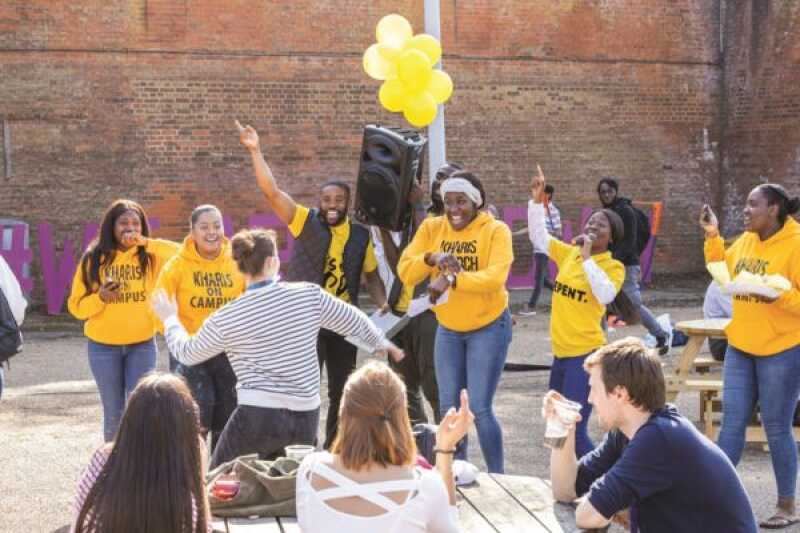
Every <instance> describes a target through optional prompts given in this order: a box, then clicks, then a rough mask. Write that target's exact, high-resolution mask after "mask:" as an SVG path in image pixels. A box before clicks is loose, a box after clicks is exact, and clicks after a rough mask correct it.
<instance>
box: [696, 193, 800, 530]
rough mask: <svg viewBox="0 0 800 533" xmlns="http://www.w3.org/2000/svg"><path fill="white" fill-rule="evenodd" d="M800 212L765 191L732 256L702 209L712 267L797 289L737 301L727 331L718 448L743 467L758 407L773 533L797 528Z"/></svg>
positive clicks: (799, 206) (751, 200) (754, 197)
mask: <svg viewBox="0 0 800 533" xmlns="http://www.w3.org/2000/svg"><path fill="white" fill-rule="evenodd" d="M798 211H800V198H797V197H795V198H789V195H788V194H787V193H786V190H785V189H784V188H783V187H781V186H780V185H775V184H771V183H766V184H764V185H759V186H758V187H756V188H755V189H753V190H752V191H751V192H750V195H749V196H748V197H747V204H746V205H745V207H744V223H745V233H744V234H743V235H742V236H741V237H739V238H738V239H737V240H736V241H735V242H734V243H733V244H732V245H731V246H730V247H729V248H728V249H727V250H726V249H725V243H724V242H723V240H722V237H721V236H720V234H719V226H718V223H717V217H716V216H715V215H714V213H713V212H712V211H711V209H710V208H709V206H707V205H706V206H703V213H702V215H701V217H700V225H701V226H702V227H703V229H704V230H705V233H706V241H705V250H704V251H705V256H706V262H715V261H725V263H726V264H727V266H728V271H729V273H730V275H731V277H732V278H733V277H735V276H736V275H737V274H739V273H740V272H742V271H747V272H750V273H751V274H756V275H765V274H779V275H781V276H783V277H784V278H786V279H787V280H789V282H790V283H791V289H790V290H788V291H785V292H783V293H782V294H781V295H780V296H778V298H774V299H771V298H764V297H762V296H757V295H748V294H737V295H734V298H733V317H732V319H731V322H730V324H729V325H728V327H727V329H726V330H725V333H726V334H727V337H728V349H727V351H726V352H725V366H724V369H723V378H724V388H723V394H722V398H723V399H722V413H723V414H722V427H721V429H720V433H719V440H718V444H719V447H720V448H722V451H724V452H725V454H726V455H727V456H728V457H729V458H730V460H731V462H733V464H734V465H735V464H737V463H738V462H739V459H740V458H741V455H742V448H743V447H744V440H745V431H746V427H747V424H748V422H749V421H750V418H751V416H752V413H753V407H755V404H756V402H758V403H759V405H760V407H761V421H762V424H763V425H764V431H765V432H766V434H767V441H768V443H769V452H770V455H771V456H772V469H773V471H774V472H775V478H776V481H777V486H778V505H777V510H776V513H775V515H774V516H772V517H771V518H769V519H768V520H766V521H765V522H762V524H761V525H762V526H765V524H766V527H769V528H772V529H775V528H781V527H786V526H788V525H791V524H792V523H795V522H797V521H798V516H797V515H796V510H795V499H794V494H795V485H796V482H797V445H796V444H795V442H794V435H793V433H792V417H793V413H794V410H795V405H796V404H797V398H798V394H800V224H798V223H797V222H795V220H793V219H792V217H791V216H790V215H793V214H795V213H797V212H798Z"/></svg>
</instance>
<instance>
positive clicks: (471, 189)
mask: <svg viewBox="0 0 800 533" xmlns="http://www.w3.org/2000/svg"><path fill="white" fill-rule="evenodd" d="M441 191H442V198H444V195H445V194H447V193H449V192H460V193H464V194H465V195H466V197H467V198H469V199H470V200H472V203H474V204H475V206H476V207H479V206H480V205H481V192H480V191H479V190H478V189H476V188H475V186H474V185H473V184H471V183H470V182H469V181H467V180H465V179H464V178H448V179H446V180H444V181H443V182H442V187H441Z"/></svg>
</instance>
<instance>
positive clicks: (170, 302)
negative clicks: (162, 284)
mask: <svg viewBox="0 0 800 533" xmlns="http://www.w3.org/2000/svg"><path fill="white" fill-rule="evenodd" d="M150 306H151V307H152V308H153V311H154V312H155V314H156V316H157V317H158V318H159V319H161V322H166V320H167V319H168V318H169V317H171V316H175V315H177V314H178V304H177V303H176V302H175V298H170V297H169V295H168V294H167V291H165V290H164V289H158V290H156V291H153V294H152V296H150Z"/></svg>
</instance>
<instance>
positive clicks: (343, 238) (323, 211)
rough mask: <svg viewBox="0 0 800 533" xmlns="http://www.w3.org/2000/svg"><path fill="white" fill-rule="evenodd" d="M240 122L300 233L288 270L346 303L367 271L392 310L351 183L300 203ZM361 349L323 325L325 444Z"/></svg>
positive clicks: (287, 219)
mask: <svg viewBox="0 0 800 533" xmlns="http://www.w3.org/2000/svg"><path fill="white" fill-rule="evenodd" d="M236 126H237V128H238V129H239V141H240V142H241V143H242V145H243V146H244V147H245V148H247V150H248V151H249V152H250V156H251V158H252V161H253V168H254V170H255V173H256V180H257V182H258V186H259V188H260V189H261V191H262V192H263V193H264V197H265V198H266V199H267V203H269V206H270V207H271V208H272V210H273V211H274V212H275V214H276V215H277V216H278V218H279V219H280V220H281V221H282V222H283V223H284V224H286V225H287V226H288V227H289V232H290V233H291V234H292V236H293V237H294V238H295V249H294V256H293V257H292V261H291V264H290V266H289V271H288V273H287V278H288V279H289V281H308V282H312V283H316V284H318V285H320V286H322V287H323V288H324V289H325V290H326V291H327V292H329V293H330V294H332V295H334V296H336V297H338V298H340V299H342V300H344V301H345V302H348V303H351V304H353V305H358V292H359V288H360V285H361V276H362V274H363V275H364V278H365V279H366V282H367V283H366V287H367V290H368V291H369V293H370V296H371V297H372V300H373V302H374V303H375V304H376V305H377V306H378V307H379V308H381V309H383V310H384V311H388V309H389V306H388V304H387V301H386V290H385V288H384V286H383V281H381V278H380V276H379V275H378V263H377V260H376V259H375V252H374V250H373V248H372V243H371V241H370V237H369V230H368V229H367V228H365V227H364V226H362V225H360V224H353V223H351V222H350V219H349V218H348V216H347V209H348V205H349V203H350V187H349V186H348V185H347V184H346V183H344V182H342V181H328V182H326V183H324V184H323V185H322V187H321V188H320V198H319V206H318V207H316V208H308V207H305V206H302V205H299V204H297V203H296V202H295V201H294V200H293V199H292V197H291V196H289V194H288V193H286V192H285V191H283V190H281V189H280V188H278V185H277V184H276V182H275V177H274V176H273V175H272V171H271V170H270V168H269V165H267V162H266V160H265V159H264V155H263V153H262V152H261V146H260V144H259V139H258V133H257V132H256V130H255V129H253V128H252V127H251V126H247V127H243V126H242V125H241V124H239V122H238V121H237V122H236ZM356 351H357V350H356V347H355V346H354V345H352V344H350V343H349V342H347V341H346V340H345V339H344V337H342V336H341V335H337V334H335V333H333V332H331V331H328V330H324V329H323V330H321V331H320V334H319V337H318V339H317V352H318V355H319V364H320V369H322V367H324V366H327V368H328V399H329V400H330V404H329V407H328V416H327V420H326V423H325V443H324V446H325V448H329V447H330V446H331V444H333V439H334V438H335V437H336V431H337V427H338V422H339V403H340V401H341V397H342V391H343V389H344V384H345V382H346V381H347V378H348V376H349V375H350V373H351V372H352V371H353V370H354V369H355V367H356Z"/></svg>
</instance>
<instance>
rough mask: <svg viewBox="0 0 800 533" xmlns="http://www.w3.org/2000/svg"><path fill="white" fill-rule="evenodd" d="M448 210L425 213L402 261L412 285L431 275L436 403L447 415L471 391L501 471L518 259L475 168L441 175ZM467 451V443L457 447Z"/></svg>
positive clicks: (486, 453)
mask: <svg viewBox="0 0 800 533" xmlns="http://www.w3.org/2000/svg"><path fill="white" fill-rule="evenodd" d="M441 194H442V197H443V199H444V205H445V214H444V216H439V217H431V218H428V219H426V220H425V221H424V222H423V223H422V225H421V226H420V227H419V229H418V230H417V233H416V234H415V235H414V239H413V240H412V241H411V243H410V244H409V245H408V246H407V247H406V249H405V250H404V251H403V255H402V256H401V258H400V261H399V263H398V266H397V271H398V276H399V277H400V280H401V281H402V282H403V283H405V284H406V285H409V286H414V285H416V284H417V283H420V282H421V281H423V280H424V279H425V278H428V277H430V278H431V279H432V281H431V284H430V287H429V289H428V290H429V292H431V297H432V298H433V299H435V298H436V297H438V295H440V294H442V293H443V292H445V291H448V289H449V294H448V300H447V302H445V303H442V304H440V305H437V306H436V307H434V308H433V310H434V312H435V313H436V319H437V320H438V321H439V328H438V330H437V332H436V341H435V347H434V364H435V368H436V380H437V382H438V386H439V402H440V403H439V410H440V414H441V415H442V416H443V417H444V415H445V414H446V413H447V412H448V411H449V410H450V409H451V408H456V407H457V406H458V403H459V393H460V391H461V389H464V388H466V389H467V390H468V392H469V403H470V409H471V410H472V411H473V412H474V413H475V426H476V428H477V430H478V439H479V440H480V444H481V451H482V452H483V457H484V459H485V461H486V466H487V467H488V470H489V472H500V473H502V472H503V433H502V430H501V428H500V424H499V422H498V421H497V417H496V416H495V413H494V407H493V400H494V394H495V392H496V390H497V385H498V383H499V381H500V375H501V374H502V372H503V364H504V363H505V360H506V355H507V354H508V345H509V344H510V343H511V316H510V315H509V313H508V292H507V291H506V285H505V284H506V278H507V277H508V271H509V269H510V268H511V263H512V262H513V260H514V254H513V252H512V250H511V231H510V230H509V228H508V226H507V225H505V224H504V223H503V222H499V221H497V220H495V219H494V217H493V216H492V215H490V214H489V213H486V212H483V211H481V210H480V209H481V208H482V207H483V206H484V205H485V204H486V194H485V193H484V191H483V185H482V184H481V182H480V180H478V178H477V177H475V176H474V175H473V174H471V173H469V172H465V171H459V172H456V173H454V174H453V175H452V176H451V177H450V178H448V179H447V180H445V181H444V182H442V185H441ZM458 455H459V458H462V459H464V458H466V446H464V447H463V449H462V450H461V451H460V452H459V454H458Z"/></svg>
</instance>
